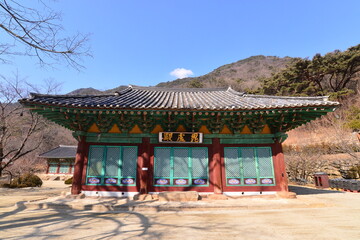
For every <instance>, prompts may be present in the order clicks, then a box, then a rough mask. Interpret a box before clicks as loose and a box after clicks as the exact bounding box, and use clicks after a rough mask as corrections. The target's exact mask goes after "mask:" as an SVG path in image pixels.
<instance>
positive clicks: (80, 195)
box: [77, 193, 86, 199]
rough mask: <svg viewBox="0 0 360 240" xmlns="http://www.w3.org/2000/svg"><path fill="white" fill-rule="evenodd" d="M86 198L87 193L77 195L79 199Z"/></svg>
mask: <svg viewBox="0 0 360 240" xmlns="http://www.w3.org/2000/svg"><path fill="white" fill-rule="evenodd" d="M85 197H86V195H85V193H80V194H78V195H77V198H78V199H83V198H85Z"/></svg>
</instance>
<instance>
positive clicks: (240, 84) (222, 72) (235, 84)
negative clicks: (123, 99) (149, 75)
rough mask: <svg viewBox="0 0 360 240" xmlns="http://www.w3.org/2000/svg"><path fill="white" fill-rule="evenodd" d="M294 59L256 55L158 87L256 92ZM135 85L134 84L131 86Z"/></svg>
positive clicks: (86, 92) (82, 92) (85, 92)
mask: <svg viewBox="0 0 360 240" xmlns="http://www.w3.org/2000/svg"><path fill="white" fill-rule="evenodd" d="M291 60H292V58H290V57H284V58H280V57H273V56H263V55H258V56H252V57H249V58H246V59H243V60H240V61H237V62H234V63H230V64H226V65H223V66H221V67H219V68H217V69H215V70H213V71H212V72H210V73H208V74H206V75H203V76H199V77H191V78H182V79H176V80H174V81H169V82H162V83H159V84H157V85H156V87H167V88H194V87H198V88H199V87H208V88H216V87H228V86H231V87H232V88H234V89H236V90H238V91H244V90H247V89H250V90H254V89H257V88H258V87H260V82H261V80H262V79H263V78H266V77H270V76H271V75H272V74H273V73H276V72H279V71H280V70H281V69H284V68H285V67H286V65H287V64H289V63H290V62H291ZM129 84H131V83H129ZM124 88H126V86H119V87H116V88H113V89H109V90H106V91H100V90H97V89H94V88H80V89H77V90H74V91H72V92H70V93H68V94H71V95H89V94H106V93H112V92H115V91H119V90H121V89H124Z"/></svg>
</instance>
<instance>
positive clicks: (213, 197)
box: [207, 194, 228, 200]
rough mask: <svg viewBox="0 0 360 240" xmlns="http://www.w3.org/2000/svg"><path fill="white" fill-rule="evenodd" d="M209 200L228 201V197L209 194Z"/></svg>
mask: <svg viewBox="0 0 360 240" xmlns="http://www.w3.org/2000/svg"><path fill="white" fill-rule="evenodd" d="M207 198H208V199H210V200H227V199H228V197H227V196H225V195H222V194H209V195H208V197H207Z"/></svg>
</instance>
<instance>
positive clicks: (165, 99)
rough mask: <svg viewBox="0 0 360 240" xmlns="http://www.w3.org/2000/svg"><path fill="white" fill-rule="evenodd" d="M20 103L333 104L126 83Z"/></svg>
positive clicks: (139, 105) (210, 107)
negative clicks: (106, 90)
mask: <svg viewBox="0 0 360 240" xmlns="http://www.w3.org/2000/svg"><path fill="white" fill-rule="evenodd" d="M20 102H21V103H23V104H25V105H28V104H43V105H51V106H59V107H71V108H91V109H139V110H141V109H143V110H145V109H159V110H171V109H177V110H230V109H233V110H236V109H238V110H247V109H249V110H250V109H272V108H293V107H307V106H336V105H338V104H339V103H338V102H332V101H328V100H327V97H279V96H266V95H251V94H246V93H241V92H237V91H235V90H233V89H231V88H230V87H229V88H221V89H203V88H192V89H167V88H155V87H137V86H129V87H128V88H127V89H125V90H123V91H120V92H117V93H115V94H112V95H91V96H69V95H41V94H32V95H31V98H27V99H22V100H20Z"/></svg>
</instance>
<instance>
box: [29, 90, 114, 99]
mask: <svg viewBox="0 0 360 240" xmlns="http://www.w3.org/2000/svg"><path fill="white" fill-rule="evenodd" d="M29 95H30V99H33V98H36V97H63V98H74V97H75V98H86V97H109V96H116V95H117V94H116V93H112V94H86V95H68V94H42V93H34V92H31V93H30V94H29ZM25 99H26V98H25Z"/></svg>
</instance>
